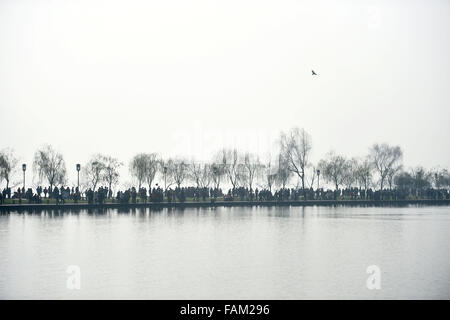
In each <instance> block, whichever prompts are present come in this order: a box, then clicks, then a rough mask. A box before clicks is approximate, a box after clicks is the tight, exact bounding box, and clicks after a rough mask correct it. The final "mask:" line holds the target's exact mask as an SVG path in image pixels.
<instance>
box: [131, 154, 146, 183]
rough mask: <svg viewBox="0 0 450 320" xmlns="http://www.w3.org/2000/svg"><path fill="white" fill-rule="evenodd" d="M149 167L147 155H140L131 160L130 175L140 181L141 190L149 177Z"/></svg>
mask: <svg viewBox="0 0 450 320" xmlns="http://www.w3.org/2000/svg"><path fill="white" fill-rule="evenodd" d="M147 165H148V163H147V155H146V154H145V153H139V154H137V155H135V156H134V157H133V159H131V162H130V166H129V169H130V173H131V176H132V177H133V178H135V179H136V180H137V181H138V188H139V189H140V188H141V186H142V183H143V182H144V181H145V178H146V176H147V170H148V169H147Z"/></svg>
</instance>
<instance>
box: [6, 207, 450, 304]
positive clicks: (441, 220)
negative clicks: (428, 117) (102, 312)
mask: <svg viewBox="0 0 450 320" xmlns="http://www.w3.org/2000/svg"><path fill="white" fill-rule="evenodd" d="M71 265H75V266H78V267H79V271H80V274H79V275H80V277H79V278H75V279H79V283H80V285H81V287H80V289H68V287H67V282H68V278H69V279H70V281H69V282H70V283H76V282H71V281H73V279H74V278H73V277H76V276H77V274H76V273H74V274H69V273H67V268H68V266H71ZM371 265H376V266H378V268H379V270H380V277H378V278H377V279H379V280H380V281H379V283H380V286H381V288H380V289H373V290H369V289H368V287H367V285H366V281H367V278H368V277H369V276H370V274H368V273H367V272H366V271H367V267H368V266H371ZM75 270H77V269H75ZM0 298H2V299H366V298H367V299H385V298H388V299H413V298H424V299H431V298H437V299H449V298H450V207H449V206H429V207H418V206H410V207H343V206H337V207H271V208H270V207H253V208H250V207H227V208H225V207H218V208H199V209H193V208H189V209H184V210H183V209H162V210H158V211H155V210H150V209H136V210H131V209H130V210H127V211H125V212H118V211H117V210H114V209H111V210H107V211H105V212H98V211H93V212H88V211H86V210H80V211H77V212H75V211H59V212H58V211H44V212H41V213H28V214H23V213H22V214H19V213H15V212H11V213H9V214H0Z"/></svg>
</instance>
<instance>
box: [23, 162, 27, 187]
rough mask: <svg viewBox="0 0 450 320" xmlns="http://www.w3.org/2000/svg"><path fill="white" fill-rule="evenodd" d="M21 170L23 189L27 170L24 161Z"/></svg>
mask: <svg viewBox="0 0 450 320" xmlns="http://www.w3.org/2000/svg"><path fill="white" fill-rule="evenodd" d="M22 171H23V190H25V171H27V165H26V164H25V163H24V164H22Z"/></svg>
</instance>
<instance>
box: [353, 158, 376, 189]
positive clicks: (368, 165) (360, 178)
mask: <svg viewBox="0 0 450 320" xmlns="http://www.w3.org/2000/svg"><path fill="white" fill-rule="evenodd" d="M355 175H356V181H357V182H358V184H359V186H360V189H361V188H362V187H364V190H365V191H366V192H365V195H366V196H367V189H369V186H370V185H371V184H372V175H373V164H372V162H371V161H370V160H369V159H368V158H366V159H364V160H358V162H357V166H356V172H355Z"/></svg>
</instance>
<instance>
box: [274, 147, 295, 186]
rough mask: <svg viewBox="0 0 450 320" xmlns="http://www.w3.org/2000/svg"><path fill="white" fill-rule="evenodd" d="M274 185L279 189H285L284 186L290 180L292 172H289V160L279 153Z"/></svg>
mask: <svg viewBox="0 0 450 320" xmlns="http://www.w3.org/2000/svg"><path fill="white" fill-rule="evenodd" d="M276 172H277V174H276V180H275V181H276V183H277V185H278V186H280V187H281V188H283V189H284V188H286V185H287V183H288V181H289V179H290V178H291V175H292V171H291V170H289V159H288V158H287V157H286V155H285V154H282V153H280V154H279V155H278V167H277V170H276Z"/></svg>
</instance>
